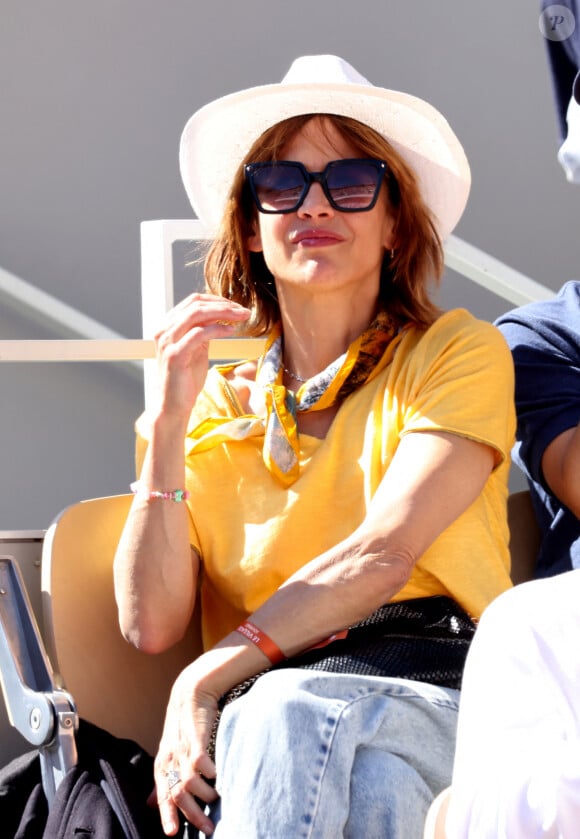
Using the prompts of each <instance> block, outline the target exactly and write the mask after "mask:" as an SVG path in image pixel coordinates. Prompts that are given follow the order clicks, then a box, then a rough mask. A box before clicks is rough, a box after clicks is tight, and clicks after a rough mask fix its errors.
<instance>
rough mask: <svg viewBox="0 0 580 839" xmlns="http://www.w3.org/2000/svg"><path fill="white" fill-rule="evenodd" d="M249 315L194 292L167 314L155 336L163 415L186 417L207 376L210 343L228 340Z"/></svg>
mask: <svg viewBox="0 0 580 839" xmlns="http://www.w3.org/2000/svg"><path fill="white" fill-rule="evenodd" d="M250 314H251V313H250V310H249V309H246V308H245V307H244V306H240V305H239V304H238V303H234V302H233V301H232V300H227V299H226V298H225V297H218V296H217V295H215V294H200V293H197V292H196V293H194V294H190V295H189V297H186V298H185V299H184V300H182V301H181V302H180V303H178V305H177V306H175V307H174V308H173V309H171V311H169V312H168V313H167V315H166V317H165V320H164V323H163V325H162V326H161V328H160V329H159V330H158V332H157V333H156V334H155V336H154V342H155V349H156V353H157V360H158V365H159V373H160V382H159V389H160V409H161V410H162V411H163V412H164V413H170V414H174V415H176V416H179V417H186V418H187V417H189V414H190V413H191V409H192V408H193V405H194V404H195V400H196V399H197V397H198V394H199V392H200V391H201V389H202V388H203V385H204V382H205V378H206V376H207V370H208V365H209V342H210V341H211V340H212V339H215V338H229V337H231V336H232V334H233V333H234V332H235V331H236V329H237V327H238V325H239V324H240V323H243V322H244V321H246V320H247V319H248V318H249V317H250Z"/></svg>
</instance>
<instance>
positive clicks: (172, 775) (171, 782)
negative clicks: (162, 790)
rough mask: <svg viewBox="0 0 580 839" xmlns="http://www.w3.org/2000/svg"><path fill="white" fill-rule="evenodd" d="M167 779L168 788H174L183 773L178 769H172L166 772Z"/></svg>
mask: <svg viewBox="0 0 580 839" xmlns="http://www.w3.org/2000/svg"><path fill="white" fill-rule="evenodd" d="M165 780H166V782H167V787H168V789H172V788H173V787H174V786H175V785H176V784H178V783H179V782H180V781H181V775H180V774H179V772H178V771H177V769H170V770H169V771H168V772H166V773H165Z"/></svg>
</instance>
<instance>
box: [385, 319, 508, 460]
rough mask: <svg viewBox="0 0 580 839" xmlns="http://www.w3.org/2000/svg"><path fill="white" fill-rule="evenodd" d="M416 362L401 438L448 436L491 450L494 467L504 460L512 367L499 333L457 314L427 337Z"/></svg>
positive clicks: (443, 321)
mask: <svg viewBox="0 0 580 839" xmlns="http://www.w3.org/2000/svg"><path fill="white" fill-rule="evenodd" d="M414 356H415V358H414V363H413V365H412V367H413V368H414V369H413V370H412V388H413V390H412V392H409V393H408V395H407V400H406V402H407V406H406V414H405V417H404V424H403V431H402V433H403V434H406V433H409V432H413V431H428V430H438V431H448V432H451V433H453V434H459V435H461V436H463V437H468V438H470V439H473V440H476V441H477V442H481V443H485V444H487V445H489V446H491V447H492V448H494V449H495V450H496V452H497V464H499V463H501V462H503V461H504V460H505V459H506V458H508V457H509V453H510V450H511V447H512V445H513V441H514V434H515V411H514V401H513V388H514V383H513V382H514V379H513V363H512V358H511V354H510V352H509V348H508V346H507V344H506V342H505V340H504V338H503V337H502V335H501V333H500V332H499V330H498V329H497V328H496V327H494V326H492V325H491V324H490V323H487V322H485V321H480V320H476V319H475V318H473V317H472V316H471V315H468V314H467V313H466V312H464V311H462V310H458V311H457V312H454V313H450V314H449V316H444V317H442V318H441V319H440V321H438V322H437V323H436V324H435V325H434V326H433V327H431V329H430V330H429V331H428V332H426V333H425V335H424V337H423V339H422V340H421V341H420V342H419V344H418V346H417V349H416V352H415V353H414Z"/></svg>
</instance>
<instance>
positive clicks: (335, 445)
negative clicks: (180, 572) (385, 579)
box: [137, 309, 515, 647]
mask: <svg viewBox="0 0 580 839" xmlns="http://www.w3.org/2000/svg"><path fill="white" fill-rule="evenodd" d="M241 413H242V411H241V407H240V406H239V405H238V403H237V398H236V396H235V393H234V392H233V391H232V389H231V387H230V386H229V385H228V383H227V382H226V380H225V379H224V377H223V376H222V374H221V373H220V371H219V368H217V369H216V368H213V369H212V370H211V371H210V373H209V375H208V378H207V381H206V386H205V388H204V391H203V393H202V394H200V397H199V399H198V401H197V403H196V406H195V409H194V412H193V414H192V419H191V423H190V428H194V427H195V426H196V425H197V424H198V423H199V422H200V421H201V420H202V419H203V418H204V417H205V416H208V415H211V416H216V415H219V416H227V417H235V416H237V415H239V414H241ZM137 429H138V432H139V433H140V439H139V438H138V449H137V451H138V461H139V460H141V456H142V453H143V445H144V444H145V442H146V437H147V430H146V429H147V424H146V419H145V417H143V418H142V419H141V420H140V421H139V422H138V423H137ZM426 430H441V431H448V432H453V433H456V434H460V435H462V436H464V437H469V438H471V439H473V440H477V441H481V442H484V443H487V444H488V445H490V446H492V447H493V448H494V449H495V450H496V451H497V453H498V458H497V460H498V465H497V467H496V468H495V469H494V471H493V472H492V474H491V475H490V477H489V479H488V481H487V483H486V485H485V487H484V489H483V491H482V493H481V495H480V496H479V498H478V499H477V500H476V501H475V502H474V503H473V504H472V505H471V507H469V509H468V510H466V511H465V512H464V513H463V514H462V515H461V516H460V517H459V518H458V519H457V520H456V521H455V522H454V523H453V524H452V525H451V526H449V527H448V528H447V529H446V530H445V531H444V532H443V533H442V534H441V535H440V536H439V537H438V538H437V539H436V540H435V542H434V543H433V544H432V545H431V547H430V548H429V549H428V550H427V551H426V552H425V554H424V555H423V556H422V557H421V559H420V560H419V561H418V563H417V564H416V566H415V568H414V570H413V572H412V575H411V578H410V580H409V582H408V583H407V585H406V586H405V587H404V588H403V589H402V590H401V591H400V592H399V593H398V594H397V596H396V597H395V598H394V599H395V600H405V599H409V598H413V597H424V596H430V595H436V594H447V595H450V596H451V597H453V598H454V599H455V600H456V601H457V602H458V603H460V604H461V605H462V606H463V608H464V609H466V611H467V612H469V613H470V614H471V615H472V616H474V617H476V618H477V617H479V616H480V614H481V612H482V611H483V609H484V608H485V606H486V605H487V604H488V603H489V602H490V601H491V600H492V599H493V598H494V597H496V596H497V595H498V594H499V593H500V592H501V591H503V590H504V589H506V588H508V587H509V586H510V585H511V583H510V578H509V552H508V538H509V535H508V528H507V519H506V501H507V492H508V490H507V478H508V471H509V464H510V457H509V453H510V449H511V446H512V443H513V439H514V433H515V414H514V407H513V366H512V360H511V354H510V352H509V350H508V348H507V345H506V343H505V341H504V339H503V337H502V336H501V334H500V332H499V331H498V330H497V329H496V328H495V327H493V326H492V325H491V324H489V323H486V322H483V321H479V320H476V319H475V318H473V317H472V316H471V315H470V314H469V313H468V312H466V311H464V310H461V309H457V310H454V311H452V312H448V313H447V314H445V315H443V316H441V317H440V318H439V319H438V320H437V321H436V323H435V324H434V325H433V326H432V327H431V328H430V329H428V330H426V331H425V330H423V331H421V330H418V329H415V328H411V329H409V330H407V332H406V333H405V334H404V335H403V338H402V340H401V341H400V343H399V345H398V347H397V349H396V351H395V355H394V358H393V359H392V361H391V362H390V363H389V364H388V365H387V366H386V367H385V368H384V369H383V370H381V372H380V373H379V374H378V375H376V376H375V377H374V378H372V379H371V380H370V381H368V382H367V383H366V384H365V385H364V386H363V387H361V388H360V389H359V390H357V391H356V392H355V393H353V394H351V395H350V396H349V397H348V398H347V399H346V400H345V402H344V403H343V404H342V405H341V407H340V409H339V411H338V413H337V414H336V417H335V419H334V421H333V423H332V425H331V427H330V429H329V432H328V434H327V436H326V438H325V439H324V440H319V439H316V438H314V437H310V436H308V435H304V434H303V435H301V436H300V477H299V478H298V480H297V481H296V482H295V483H294V484H292V486H290V487H289V488H285V487H283V486H281V485H280V484H279V483H278V481H277V480H276V479H275V478H274V477H273V476H272V475H271V474H270V473H269V472H268V470H267V469H266V467H265V465H264V462H263V459H262V451H261V450H262V442H263V438H262V437H249V438H248V439H246V440H243V441H228V442H227V443H222V444H219V445H216V446H215V447H213V448H210V449H209V450H205V451H200V452H198V453H193V454H190V455H188V456H187V458H186V475H187V478H186V484H187V489H188V490H189V492H190V493H191V494H190V497H189V499H188V501H187V504H188V508H189V511H190V516H191V527H190V531H191V541H192V544H193V546H194V547H195V549H196V550H197V551H198V552H199V554H200V556H201V558H202V561H203V578H202V587H201V602H202V631H203V641H204V646H205V647H209V646H211V645H213V644H214V643H216V642H217V641H218V640H219V639H220V638H222V637H223V636H224V635H226V634H227V633H228V632H230V631H231V630H232V629H234V628H235V627H236V626H237V625H238V624H239V623H240V621H241V620H243V619H244V618H246V617H247V616H248V614H251V613H252V612H253V611H255V610H256V609H257V608H258V607H259V606H260V605H261V603H263V602H264V600H266V599H267V598H268V597H269V596H270V595H271V594H273V593H274V592H275V591H276V590H277V588H278V587H279V586H280V585H281V584H282V583H283V582H284V581H285V580H286V579H287V578H288V577H289V576H291V574H292V573H293V572H294V571H296V570H297V569H298V568H300V567H301V566H303V565H304V564H305V563H307V562H308V561H309V560H311V559H313V558H314V557H316V556H318V555H319V554H321V553H322V552H324V551H325V550H327V549H328V548H330V547H331V546H332V545H334V544H336V543H337V542H339V541H341V540H342V539H344V538H346V537H347V536H348V535H349V534H350V533H352V531H353V530H354V529H355V528H356V527H358V526H359V524H360V523H361V522H362V521H363V519H364V518H365V515H366V511H367V508H368V505H369V502H370V500H371V498H372V497H373V494H374V492H375V490H376V488H377V486H378V484H379V482H380V481H381V478H382V477H383V475H384V474H385V472H386V470H387V468H388V466H389V463H390V460H391V458H392V456H393V454H394V452H395V449H396V448H397V445H398V443H399V440H400V439H401V437H402V436H403V435H404V434H409V433H412V432H414V431H426Z"/></svg>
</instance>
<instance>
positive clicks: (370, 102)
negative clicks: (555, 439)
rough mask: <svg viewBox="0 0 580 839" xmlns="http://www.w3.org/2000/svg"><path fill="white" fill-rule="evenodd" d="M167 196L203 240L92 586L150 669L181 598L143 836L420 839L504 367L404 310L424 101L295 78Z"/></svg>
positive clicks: (433, 216) (501, 521)
mask: <svg viewBox="0 0 580 839" xmlns="http://www.w3.org/2000/svg"><path fill="white" fill-rule="evenodd" d="M181 170H182V175H183V178H184V182H185V185H186V189H187V191H188V194H189V197H190V199H191V201H192V204H193V206H194V209H195V211H196V213H197V215H198V216H199V217H200V218H201V219H202V221H203V222H204V223H205V224H206V225H208V226H210V227H217V231H216V234H215V239H214V242H213V244H212V246H211V249H210V251H209V254H208V256H207V259H206V280H207V285H208V293H206V294H194V295H192V296H191V297H189V298H188V299H186V300H184V301H183V302H182V303H181V304H180V305H178V306H177V307H176V308H175V309H174V310H173V311H172V312H171V313H170V314H169V316H168V317H167V319H166V321H165V323H164V325H163V327H162V328H161V329H160V330H159V333H158V334H157V336H156V345H157V354H158V359H159V367H160V381H161V388H160V403H159V407H158V409H157V410H156V411H153V412H152V413H151V415H150V416H148V417H143V418H142V419H141V420H140V422H139V425H138V430H139V433H140V438H141V442H142V443H146V451H145V452H144V453H143V454H142V468H141V471H140V481H139V483H138V485H137V486H136V487H135V491H136V497H135V501H134V504H133V507H132V510H131V513H130V516H129V519H128V521H127V525H126V528H125V531H124V535H123V538H122V540H121V544H120V546H119V550H118V555H117V558H116V567H115V576H116V590H117V597H118V602H119V610H120V621H121V626H122V629H123V632H124V634H125V635H126V637H127V638H128V639H130V640H131V641H132V642H133V643H134V644H136V645H137V646H139V647H141V648H142V649H145V650H148V651H150V652H157V651H160V650H163V649H165V648H167V647H168V646H170V645H171V644H173V643H174V642H175V641H176V640H177V639H178V638H180V637H181V636H182V634H183V632H184V631H185V628H186V627H187V625H188V622H189V621H190V619H191V615H192V611H193V609H194V605H195V602H196V592H197V589H198V584H199V585H200V601H201V609H202V629H203V641H204V649H205V652H204V654H203V655H201V656H200V657H199V658H197V659H196V660H195V661H194V662H192V664H191V665H190V666H189V667H188V668H186V670H185V671H184V672H183V673H182V674H181V675H180V676H179V678H178V679H177V681H176V683H175V685H174V687H173V690H172V694H171V698H170V701H169V706H168V710H167V716H166V724H165V728H164V732H163V736H162V740H161V744H160V747H159V752H158V754H157V758H156V770H155V777H156V793H157V801H158V803H159V807H160V811H161V817H162V821H163V825H164V829H165V830H166V832H167V834H169V835H173V834H175V833H176V832H177V831H178V829H179V827H178V823H179V819H178V817H179V813H180V811H181V813H183V814H184V815H185V817H186V818H187V819H188V820H189V822H190V823H191V824H193V825H195V826H196V827H197V828H199V829H200V830H201V831H202V832H204V833H206V834H211V833H212V831H213V830H214V825H215V836H216V837H228V839H230V837H234V836H235V837H262V836H263V837H269V839H271V837H290V836H291V837H298V836H308V837H329V838H330V837H332V839H336V837H338V836H345V837H351V836H366V837H381V839H384V837H405V839H411V837H415V836H416V837H419V836H420V835H421V833H422V825H423V820H424V815H425V812H426V810H427V807H428V805H429V803H430V801H431V799H432V798H433V796H434V795H435V794H436V793H437V792H438V791H439V790H440V789H441V788H442V787H443V786H445V785H446V784H448V783H449V779H450V773H451V763H452V757H453V743H454V731H455V722H456V713H457V701H458V693H457V687H458V685H459V679H460V677H461V669H462V665H463V660H464V655H465V647H466V644H467V642H466V638H467V639H469V638H470V633H471V631H472V623H471V619H470V618H468V617H467V615H466V613H468V614H469V615H470V616H472V617H473V618H477V617H478V615H479V614H480V613H481V611H482V609H483V608H484V607H485V605H487V603H488V602H489V601H490V600H491V599H492V598H493V597H495V596H496V595H497V594H499V592H500V591H502V590H504V589H505V588H507V587H508V586H509V576H508V564H509V560H508V551H507V525H506V519H505V501H506V495H507V489H506V477H507V472H508V468H509V451H510V447H511V444H512V439H513V433H514V417H513V407H512V389H513V381H512V369H511V360H510V356H509V352H508V350H507V347H506V346H505V343H504V342H503V339H502V338H501V336H500V335H499V333H498V332H497V331H496V330H495V328H494V327H492V326H490V325H489V324H484V323H480V322H478V321H476V320H475V319H473V318H472V317H471V316H470V315H468V314H467V313H466V312H464V311H455V312H451V313H448V314H441V313H440V312H439V310H438V309H437V308H436V306H435V305H434V303H433V302H432V300H431V298H430V296H429V286H430V283H431V282H432V281H434V280H437V279H438V277H439V276H440V274H441V271H442V266H443V259H442V248H441V240H442V239H443V238H444V237H445V236H446V235H447V234H448V233H449V232H450V231H451V230H452V228H453V227H454V225H455V224H456V223H457V221H458V219H459V217H460V216H461V213H462V211H463V209H464V206H465V202H466V200H467V194H468V191H469V184H470V177H469V168H468V164H467V161H466V159H465V156H464V153H463V150H462V148H461V146H460V144H459V142H458V140H457V138H456V137H455V135H454V134H453V132H452V131H451V129H450V128H449V126H448V124H447V123H446V121H445V120H444V119H443V117H442V116H441V115H440V114H439V113H438V112H437V111H435V110H434V109H433V108H431V107H430V106H429V105H427V104H426V103H425V102H422V101H421V100H418V99H415V98H414V97H410V96H407V95H405V94H402V93H397V92H394V91H389V90H385V89H382V88H377V87H374V86H373V85H371V84H370V83H369V82H368V81H367V80H366V79H364V78H363V77H362V76H361V75H360V74H359V73H357V72H356V70H354V69H353V68H352V67H351V66H350V65H349V64H347V63H346V62H345V61H343V60H342V59H339V58H336V57H334V56H308V57H303V58H301V59H298V60H297V61H295V62H294V64H293V65H292V67H291V69H290V71H289V72H288V74H287V76H286V77H285V78H284V80H283V82H282V83H281V84H275V85H268V86H265V87H260V88H254V89H251V90H247V91H242V92H240V93H237V94H232V95H231V96H228V97H224V98H223V99H220V100H217V101H216V102H213V103H211V104H210V105H208V106H206V107H205V108H202V109H201V110H200V111H199V112H197V113H196V114H194V115H193V117H192V118H191V120H190V121H189V123H188V125H187V126H186V128H185V131H184V134H183V137H182V145H181ZM240 332H245V333H246V334H250V335H265V336H267V343H266V348H265V351H264V354H263V355H262V357H261V358H260V359H258V360H250V361H246V362H242V363H238V364H231V365H224V366H222V367H219V368H217V369H216V368H214V369H212V370H211V371H210V373H209V374H208V343H209V341H210V340H212V339H214V338H221V337H227V336H231V335H233V334H237V333H240ZM184 439H185V447H184V442H183V441H184ZM142 448H143V447H142ZM174 487H177V488H178V489H177V490H174V489H173V488H174ZM184 489H185V490H186V492H185V493H184V492H183V490H184ZM186 496H187V497H186ZM171 500H173V501H176V502H178V503H170V501H171ZM184 500H185V503H180V502H183V501H184ZM385 604H389V605H388V606H385ZM383 606H385V608H384V609H382V608H381V607H383ZM393 615H396V619H395V624H392V623H389V621H392V620H393V619H394V618H393ZM369 616H372V618H371V619H370V620H369V621H365V619H367V618H369ZM400 621H402V623H400ZM360 622H363V627H362V630H361V629H360V628H357V629H356V630H355V629H353V630H351V631H349V633H348V635H347V630H349V628H350V627H354V626H355V625H358V624H359V623H360ZM397 622H398V623H397ZM395 625H396V626H397V627H398V629H397V635H398V638H397V640H395V641H393V642H392V643H391V641H389V636H390V635H393V632H392V631H391V630H390V629H389V627H390V626H395ZM385 627H386V629H385ZM401 627H404V628H403V629H401ZM461 627H463V628H464V631H463V632H462V631H461ZM361 631H362V633H363V635H362V636H361V635H360V634H359V633H360V632H361ZM345 635H346V638H345V637H344V636H345ZM361 637H362V638H363V640H362V641H360V640H358V641H357V640H356V639H360V638H361ZM353 639H354V640H353ZM324 645H326V646H324ZM405 645H407V646H405ZM312 648H316V649H314V651H313V652H308V653H307V654H306V655H302V656H301V658H300V660H299V661H298V660H296V659H295V660H293V661H287V660H288V659H291V658H292V657H295V656H297V655H298V654H304V653H305V651H309V650H312ZM369 650H372V651H373V652H372V655H371V654H369ZM438 650H442V651H444V652H442V653H441V655H442V656H443V657H442V658H441V659H439V658H438V656H439V655H440V653H439V652H437V651H438ZM458 651H459V652H458ZM318 659H320V660H321V661H322V663H320V662H318V663H317V661H318ZM361 660H364V662H363V663H364V666H361ZM298 663H300V664H305V663H309V664H311V665H312V666H314V667H315V668H316V667H319V668H320V669H314V670H312V669H302V668H299V667H298V666H297V665H298ZM272 665H276V666H275V667H274V669H273V670H272V672H268V673H266V674H265V675H262V676H261V677H260V678H259V679H257V681H256V682H255V684H254V685H253V686H252V687H251V688H250V689H249V691H247V692H246V693H245V694H244V695H243V696H241V697H240V698H237V699H236V700H235V701H233V702H231V703H229V704H227V705H226V707H225V710H224V711H223V714H222V716H221V718H220V723H219V728H218V732H217V741H216V750H215V754H216V763H215V764H214V762H213V760H212V759H211V758H210V756H209V754H208V745H209V742H210V738H211V732H212V727H213V725H214V721H215V719H216V716H217V714H218V705H220V700H221V698H222V697H223V696H224V695H225V694H227V693H228V692H229V691H230V690H231V689H232V688H234V687H235V686H236V685H238V684H239V683H242V682H244V681H245V680H248V679H249V678H250V677H253V676H256V675H257V674H259V673H262V672H263V671H264V670H266V669H269V668H270V667H272ZM292 665H294V666H292ZM328 671H334V672H328ZM214 778H215V779H216V782H215V789H214V785H213V783H212V780H213V779H214ZM218 795H219V798H218ZM199 802H207V803H208V804H209V805H210V808H209V813H210V815H211V818H210V815H208V814H205V813H203V812H202V810H201V809H200V806H199Z"/></svg>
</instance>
